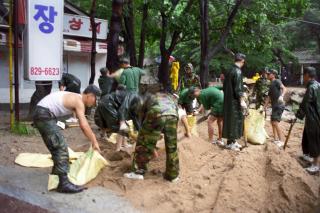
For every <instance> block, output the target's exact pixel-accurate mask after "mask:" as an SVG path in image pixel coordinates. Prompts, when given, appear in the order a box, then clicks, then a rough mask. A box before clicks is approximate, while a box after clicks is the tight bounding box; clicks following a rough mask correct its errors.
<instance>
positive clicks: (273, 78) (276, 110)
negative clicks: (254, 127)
mask: <svg viewBox="0 0 320 213" xmlns="http://www.w3.org/2000/svg"><path fill="white" fill-rule="evenodd" d="M277 77H278V71H277V70H274V69H271V70H270V72H269V73H268V78H269V80H270V82H271V84H270V87H269V93H268V96H269V97H268V98H267V100H266V104H265V108H266V107H267V106H268V103H269V102H271V107H272V114H271V125H272V131H273V136H274V141H273V143H275V144H276V145H277V146H279V147H282V146H283V145H284V143H283V139H284V136H283V133H282V130H281V128H280V126H279V124H280V122H281V117H282V113H283V111H284V108H285V105H284V100H283V96H284V95H285V93H286V87H285V86H284V85H283V84H282V82H281V81H280V79H277Z"/></svg>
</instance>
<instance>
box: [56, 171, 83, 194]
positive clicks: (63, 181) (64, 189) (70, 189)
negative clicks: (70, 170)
mask: <svg viewBox="0 0 320 213" xmlns="http://www.w3.org/2000/svg"><path fill="white" fill-rule="evenodd" d="M85 189H86V188H85V187H82V186H77V185H74V184H73V183H71V182H70V181H69V179H68V176H67V175H59V185H58V188H57V191H58V192H61V193H79V192H82V191H83V190H85Z"/></svg>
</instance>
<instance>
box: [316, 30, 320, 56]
mask: <svg viewBox="0 0 320 213" xmlns="http://www.w3.org/2000/svg"><path fill="white" fill-rule="evenodd" d="M316 36H317V45H318V53H319V54H320V34H317V35H316Z"/></svg>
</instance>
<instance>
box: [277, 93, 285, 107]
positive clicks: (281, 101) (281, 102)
mask: <svg viewBox="0 0 320 213" xmlns="http://www.w3.org/2000/svg"><path fill="white" fill-rule="evenodd" d="M278 103H279V104H281V105H283V104H284V99H283V96H282V95H280V97H279V99H278Z"/></svg>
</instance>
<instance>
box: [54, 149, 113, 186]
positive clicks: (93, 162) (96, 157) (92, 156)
mask: <svg viewBox="0 0 320 213" xmlns="http://www.w3.org/2000/svg"><path fill="white" fill-rule="evenodd" d="M107 165H108V162H107V160H106V159H104V157H102V156H101V155H100V154H99V152H97V151H96V150H93V149H92V148H90V149H89V151H87V152H86V153H85V154H83V155H81V156H80V158H79V159H78V160H76V161H75V162H74V163H73V164H71V165H70V171H69V173H68V177H69V180H70V181H71V182H72V183H73V184H76V185H80V186H81V185H84V184H86V183H88V182H90V181H91V180H92V179H94V178H95V177H96V176H97V175H98V173H99V172H100V170H101V169H102V168H103V167H105V166H107ZM58 184H59V178H58V176H57V175H49V181H48V190H53V189H56V188H57V187H58Z"/></svg>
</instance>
